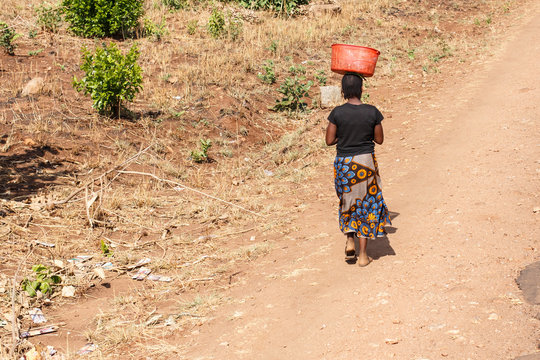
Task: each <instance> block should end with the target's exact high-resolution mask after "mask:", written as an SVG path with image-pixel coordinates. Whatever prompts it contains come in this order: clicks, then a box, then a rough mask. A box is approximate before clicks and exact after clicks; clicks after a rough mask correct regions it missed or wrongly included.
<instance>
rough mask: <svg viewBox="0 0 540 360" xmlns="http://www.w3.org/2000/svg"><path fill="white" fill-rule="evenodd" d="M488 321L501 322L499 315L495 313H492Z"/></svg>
mask: <svg viewBox="0 0 540 360" xmlns="http://www.w3.org/2000/svg"><path fill="white" fill-rule="evenodd" d="M488 320H499V315H497V314H495V313H491V314H489V316H488Z"/></svg>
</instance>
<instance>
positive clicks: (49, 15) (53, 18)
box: [36, 5, 62, 33]
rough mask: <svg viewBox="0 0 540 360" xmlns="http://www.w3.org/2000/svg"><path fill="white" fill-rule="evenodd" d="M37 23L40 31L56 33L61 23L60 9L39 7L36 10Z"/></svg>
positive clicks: (45, 6)
mask: <svg viewBox="0 0 540 360" xmlns="http://www.w3.org/2000/svg"><path fill="white" fill-rule="evenodd" d="M36 13H37V15H38V20H37V23H38V25H39V27H40V28H41V29H42V30H45V31H48V32H52V33H56V32H58V28H59V26H60V23H61V22H62V9H60V8H59V7H53V6H47V5H41V6H39V7H38V8H37V9H36Z"/></svg>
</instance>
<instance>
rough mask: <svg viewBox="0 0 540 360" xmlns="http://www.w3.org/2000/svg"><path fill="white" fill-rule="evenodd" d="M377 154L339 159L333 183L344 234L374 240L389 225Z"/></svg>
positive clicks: (382, 234) (382, 233) (337, 158)
mask: <svg viewBox="0 0 540 360" xmlns="http://www.w3.org/2000/svg"><path fill="white" fill-rule="evenodd" d="M380 182H381V179H380V176H379V169H378V166H377V160H376V159H375V154H361V155H355V156H346V157H342V156H337V157H336V160H335V161H334V183H335V186H336V193H337V196H338V198H339V228H340V229H341V231H342V232H343V233H345V234H347V233H355V234H356V235H357V236H358V237H366V238H375V237H377V236H384V235H385V234H386V233H385V231H384V227H385V226H386V225H390V224H391V222H390V217H389V212H388V207H387V206H386V203H385V202H384V198H383V195H382V190H381V186H380Z"/></svg>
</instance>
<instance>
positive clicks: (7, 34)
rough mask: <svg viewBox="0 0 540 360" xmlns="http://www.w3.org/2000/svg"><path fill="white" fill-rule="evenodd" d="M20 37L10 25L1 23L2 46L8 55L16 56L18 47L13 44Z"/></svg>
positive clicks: (0, 43)
mask: <svg viewBox="0 0 540 360" xmlns="http://www.w3.org/2000/svg"><path fill="white" fill-rule="evenodd" d="M19 36H20V35H19V34H17V33H16V32H15V30H13V28H11V27H10V26H8V24H6V23H5V22H2V21H0V46H1V47H3V48H4V50H6V52H7V54H8V55H15V48H16V47H17V45H15V44H14V43H13V41H15V39H17V38H18V37H19Z"/></svg>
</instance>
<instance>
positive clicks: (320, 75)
mask: <svg viewBox="0 0 540 360" xmlns="http://www.w3.org/2000/svg"><path fill="white" fill-rule="evenodd" d="M315 79H316V80H317V81H318V83H319V86H325V85H326V81H327V78H326V73H325V72H324V70H319V71H317V73H316V74H315Z"/></svg>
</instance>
